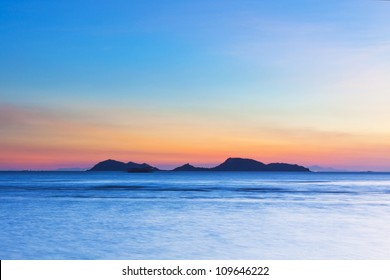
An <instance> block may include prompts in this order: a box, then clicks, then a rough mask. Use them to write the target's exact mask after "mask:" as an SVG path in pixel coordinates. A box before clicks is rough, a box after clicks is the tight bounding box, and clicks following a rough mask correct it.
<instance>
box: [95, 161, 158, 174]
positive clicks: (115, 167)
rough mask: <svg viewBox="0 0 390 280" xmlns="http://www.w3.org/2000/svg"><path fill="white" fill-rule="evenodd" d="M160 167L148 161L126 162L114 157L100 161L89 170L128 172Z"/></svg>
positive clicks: (152, 169)
mask: <svg viewBox="0 0 390 280" xmlns="http://www.w3.org/2000/svg"><path fill="white" fill-rule="evenodd" d="M157 170H158V168H156V167H153V166H151V165H149V164H146V163H142V164H139V163H135V162H131V161H130V162H128V163H124V162H121V161H116V160H112V159H108V160H105V161H102V162H99V163H98V164H96V165H95V166H94V167H92V168H91V169H90V170H88V171H128V172H151V171H157Z"/></svg>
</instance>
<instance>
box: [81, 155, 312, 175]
mask: <svg viewBox="0 0 390 280" xmlns="http://www.w3.org/2000/svg"><path fill="white" fill-rule="evenodd" d="M88 171H125V172H134V173H138V172H139V173H146V172H154V171H163V170H160V169H158V168H157V167H154V166H151V165H149V164H147V163H135V162H132V161H129V162H128V163H124V162H121V161H117V160H113V159H108V160H105V161H101V162H99V163H97V164H96V165H95V166H93V167H92V168H91V169H89V170H88ZM171 171H175V172H180V171H257V172H310V169H309V168H306V167H304V166H301V165H298V164H289V163H269V164H265V163H262V162H260V161H257V160H254V159H249V158H228V159H226V160H225V161H224V162H223V163H221V164H219V165H217V166H215V167H210V168H206V167H195V166H193V165H191V164H189V163H187V164H184V165H182V166H179V167H176V168H174V169H172V170H171Z"/></svg>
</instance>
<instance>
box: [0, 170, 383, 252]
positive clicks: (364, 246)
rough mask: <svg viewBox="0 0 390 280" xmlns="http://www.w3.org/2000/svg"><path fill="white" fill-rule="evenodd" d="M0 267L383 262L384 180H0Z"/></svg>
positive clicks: (107, 175) (225, 176)
mask: <svg viewBox="0 0 390 280" xmlns="http://www.w3.org/2000/svg"><path fill="white" fill-rule="evenodd" d="M0 229H1V231H0V259H390V174H378V173H365V174H363V173H362V174H360V173H354V174H353V173H349V174H348V173H339V174H337V173H333V174H332V173H310V174H307V173H254V172H236V173H235V172H231V173H226V172H215V173H213V172H199V173H197V172H183V173H173V172H162V173H151V174H128V173H120V172H118V173H117V172H0Z"/></svg>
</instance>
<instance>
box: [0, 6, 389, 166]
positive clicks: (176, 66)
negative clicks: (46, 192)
mask: <svg viewBox="0 0 390 280" xmlns="http://www.w3.org/2000/svg"><path fill="white" fill-rule="evenodd" d="M389 14H390V1H375V0H345V1H344V0H328V1H323V0H321V1H319V0H318V1H317V0H297V1H295V0H289V1H286V0H279V1H257V0H240V1H237V0H236V1H233V0H212V1H210V0H197V1H188V0H177V1H176V0H171V1H168V0H158V1H157V0H155V1H151V0H138V1H135V0H134V1H132V0H126V1H125V0H120V1H115V0H111V1H108V0H107V1H103V0H93V1H92V0H89V1H88V0H78V1H75V0H66V1H65V0H64V1H62V0H58V1H50V0H26V1H22V0H2V1H1V2H0V169H1V170H15V169H31V170H40V169H56V168H68V167H82V168H88V167H91V166H93V165H94V164H95V163H97V162H99V161H102V160H105V159H108V158H111V159H116V160H120V161H125V162H127V161H134V162H140V163H142V162H147V163H149V164H152V165H154V166H157V167H160V168H171V167H175V166H178V165H181V164H184V163H191V164H193V165H197V166H214V165H216V164H218V163H220V162H222V161H224V160H225V159H226V158H227V157H244V158H253V159H256V160H259V161H262V162H265V163H270V162H287V163H297V164H301V165H304V166H311V165H320V166H325V167H332V168H339V169H348V170H356V171H358V170H372V171H390V124H389V121H390V110H389V108H390V79H389V76H390V17H389V16H388V15H389Z"/></svg>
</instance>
